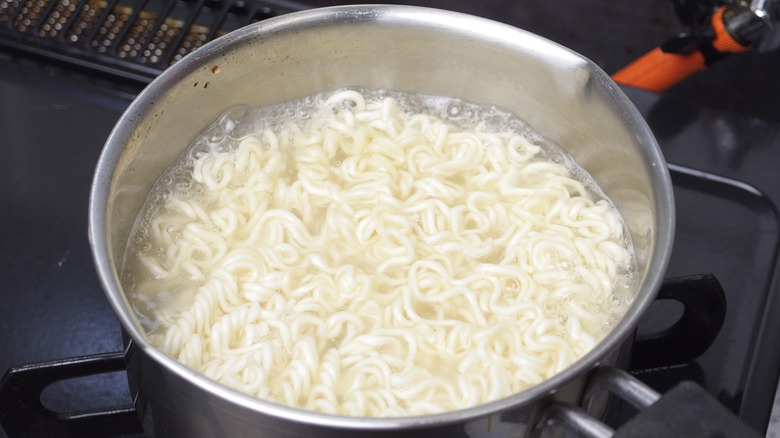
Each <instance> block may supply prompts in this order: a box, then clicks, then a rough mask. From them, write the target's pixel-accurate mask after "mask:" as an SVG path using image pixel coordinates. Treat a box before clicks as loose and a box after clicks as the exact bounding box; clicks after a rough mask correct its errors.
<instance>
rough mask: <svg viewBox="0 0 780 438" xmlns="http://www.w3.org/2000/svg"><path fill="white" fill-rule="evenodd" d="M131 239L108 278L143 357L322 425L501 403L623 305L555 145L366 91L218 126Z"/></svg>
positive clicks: (463, 106)
mask: <svg viewBox="0 0 780 438" xmlns="http://www.w3.org/2000/svg"><path fill="white" fill-rule="evenodd" d="M132 242H133V244H132V245H131V248H132V249H131V252H130V253H128V254H127V259H126V262H125V269H124V273H123V281H124V283H125V285H126V288H127V289H128V290H129V291H130V292H129V297H130V299H131V302H132V303H133V306H134V308H135V309H136V311H137V313H138V315H139V318H140V319H141V321H142V322H143V323H144V325H145V326H146V329H147V332H148V337H149V340H150V341H151V343H152V344H153V345H155V346H156V347H158V348H159V349H160V350H162V351H163V352H165V353H167V354H168V355H170V356H172V357H174V358H176V359H177V360H179V361H180V362H181V363H183V364H184V365H186V366H187V367H190V368H191V369H193V370H195V371H197V372H200V373H202V374H204V375H205V376H207V377H209V378H211V379H214V380H216V381H218V382H220V383H222V384H224V385H226V386H229V387H231V388H234V389H236V390H239V391H243V392H246V393H248V394H252V395H255V396H257V397H259V398H262V399H266V400H270V401H272V402H276V403H280V404H283V405H287V406H291V407H296V408H301V409H307V410H314V411H319V412H325V413H332V414H340V415H349V416H374V417H379V416H384V417H393V416H408V415H424V414H432V413H439V412H444V411H450V410H454V409H461V408H466V407H470V406H474V405H478V404H481V403H485V402H488V401H492V400H497V399H499V398H502V397H505V396H508V395H511V394H513V393H517V392H519V391H522V390H523V389H526V388H529V387H531V386H533V385H535V384H537V383H539V382H541V381H543V380H545V379H547V378H549V377H551V376H553V375H555V374H556V373H558V372H560V371H561V370H563V369H564V368H567V367H568V366H570V365H571V364H572V363H573V362H574V361H576V360H577V359H578V358H580V357H581V356H582V355H584V354H585V353H586V352H588V351H589V350H590V349H591V348H592V347H593V346H594V345H595V344H596V343H597V342H598V341H599V340H600V339H601V338H602V337H603V336H604V335H605V333H607V332H608V331H609V329H610V328H611V327H612V326H613V325H614V324H615V323H616V321H617V320H619V318H620V316H621V314H622V312H624V311H625V309H626V308H627V306H628V304H629V303H630V301H631V299H632V294H631V292H630V291H631V288H630V284H631V276H632V272H634V270H633V267H632V263H633V255H632V251H631V245H630V240H629V239H628V236H627V233H626V232H625V231H624V225H623V223H622V221H621V218H620V216H619V215H618V213H617V211H616V209H615V208H614V206H613V205H612V204H611V203H610V202H609V201H608V200H607V199H606V198H605V197H604V196H603V194H601V193H600V192H599V191H598V189H597V188H596V187H595V184H593V182H592V181H591V180H589V179H588V178H587V175H586V174H585V172H584V171H583V170H582V169H580V168H578V167H576V166H575V165H574V163H573V162H572V161H571V160H570V159H569V158H566V157H565V155H564V154H562V153H561V151H560V150H558V149H556V148H555V147H554V146H552V145H549V144H546V143H545V142H544V139H542V138H541V137H539V136H538V135H536V134H534V133H533V132H532V131H531V130H530V129H529V128H528V127H526V126H525V125H523V124H522V123H520V122H519V121H518V120H517V119H516V118H513V117H512V116H511V115H509V114H506V113H501V112H500V111H498V110H497V109H495V108H492V107H480V106H476V105H471V104H467V103H464V102H461V101H457V100H452V99H450V100H445V99H435V98H430V99H428V100H426V99H424V98H423V97H421V96H413V95H407V94H401V93H396V94H393V93H389V92H386V91H383V92H375V93H369V92H367V91H366V92H364V91H357V90H340V91H338V92H335V93H332V94H330V95H324V96H312V97H309V98H306V99H302V100H301V101H298V102H296V103H295V104H291V105H287V106H276V107H271V108H270V109H269V108H263V109H249V108H237V109H234V110H232V111H231V112H229V113H227V114H226V115H225V116H224V117H222V118H221V119H220V120H219V121H217V122H216V123H215V125H214V126H212V127H211V128H210V130H208V131H206V132H205V134H204V135H203V136H201V137H199V138H198V140H196V141H195V143H194V145H193V147H192V149H191V150H190V151H189V152H188V154H187V155H186V157H185V158H184V159H183V160H182V163H181V164H180V165H179V166H178V168H176V169H173V170H171V171H170V172H169V173H167V174H166V175H165V176H164V177H163V178H162V179H161V182H160V184H159V186H158V187H157V188H156V189H155V190H154V191H153V192H152V194H151V196H150V199H149V201H148V206H147V209H146V211H145V213H144V214H143V216H142V217H141V220H140V221H139V224H138V225H137V231H136V234H135V236H134V237H133V241H132Z"/></svg>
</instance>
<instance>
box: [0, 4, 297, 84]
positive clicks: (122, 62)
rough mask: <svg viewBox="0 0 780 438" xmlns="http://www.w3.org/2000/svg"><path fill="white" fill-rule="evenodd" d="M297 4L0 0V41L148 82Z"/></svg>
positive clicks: (9, 45) (14, 47) (29, 51)
mask: <svg viewBox="0 0 780 438" xmlns="http://www.w3.org/2000/svg"><path fill="white" fill-rule="evenodd" d="M301 9H304V6H303V5H298V4H295V3H292V2H286V1H284V0H0V46H6V47H10V48H13V49H17V50H20V51H23V52H27V53H33V54H36V55H41V56H45V57H48V58H51V59H56V60H59V61H63V62H67V63H70V64H76V65H80V66H82V67H87V68H91V69H93V70H99V71H102V72H106V73H110V74H114V75H119V76H121V77H124V78H128V79H133V80H137V81H141V82H149V81H150V80H151V79H153V78H154V77H155V76H157V75H158V74H159V73H160V72H161V71H163V70H165V69H166V68H167V67H169V66H170V65H172V64H174V63H175V62H176V61H178V60H180V59H181V58H183V57H184V56H185V55H187V54H188V53H190V52H192V51H193V50H195V49H197V48H198V47H200V46H202V45H203V44H205V43H207V42H208V41H211V40H213V39H215V38H217V37H220V36H222V35H224V34H226V33H228V32H230V31H232V30H235V29H238V28H239V27H242V26H245V25H247V24H250V23H254V22H257V21H261V20H264V19H266V18H270V17H275V16H277V15H282V14H285V13H289V12H293V11H297V10H301Z"/></svg>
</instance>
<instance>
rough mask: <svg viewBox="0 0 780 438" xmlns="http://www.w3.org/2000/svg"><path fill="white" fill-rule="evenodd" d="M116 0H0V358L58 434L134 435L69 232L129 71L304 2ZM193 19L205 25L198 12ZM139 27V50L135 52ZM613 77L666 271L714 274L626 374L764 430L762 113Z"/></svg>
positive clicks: (777, 364)
mask: <svg viewBox="0 0 780 438" xmlns="http://www.w3.org/2000/svg"><path fill="white" fill-rule="evenodd" d="M132 3H133V2H131V1H120V0H113V1H97V0H82V1H80V2H69V1H67V0H59V1H55V0H29V1H27V2H24V0H13V1H11V0H0V11H2V12H0V27H2V30H0V37H1V38H2V41H3V42H2V44H0V65H2V68H0V133H1V134H0V148H1V149H0V150H2V155H0V156H2V157H3V159H2V160H0V187H2V189H0V202H2V206H3V208H2V209H0V215H2V224H3V225H2V228H0V242H2V245H0V246H1V248H2V249H0V257H2V260H0V297H2V299H0V332H1V333H5V334H6V335H5V336H4V338H3V340H2V341H0V372H2V371H4V370H6V369H9V368H12V367H16V369H17V370H19V369H23V370H28V371H29V370H32V371H30V372H32V373H39V374H37V376H39V377H36V379H37V378H40V379H42V380H40V382H42V383H41V386H46V384H47V383H49V382H52V384H51V385H49V386H46V388H45V389H43V388H38V389H37V390H36V391H39V392H40V391H42V394H41V395H40V397H38V394H37V392H36V393H35V394H33V395H32V396H31V400H32V401H30V402H29V403H30V404H32V405H35V404H36V403H38V401H37V400H38V399H40V402H41V403H42V405H43V406H45V407H46V408H47V409H48V410H49V411H52V412H56V413H58V414H56V415H54V414H51V415H50V414H46V415H45V416H44V417H45V418H43V421H44V422H49V423H47V424H49V426H46V427H52V428H54V430H56V431H57V432H59V433H61V435H62V436H143V432H142V431H141V429H140V426H139V425H138V424H137V422H136V421H135V420H134V416H133V415H134V414H133V412H132V400H131V398H130V394H129V391H128V389H127V383H126V379H125V376H124V373H123V371H122V365H123V362H122V349H123V343H122V335H121V329H120V326H119V323H118V321H117V320H116V318H115V317H114V315H113V313H112V311H111V309H110V308H109V306H108V303H107V302H106V300H105V298H104V297H103V292H102V289H101V286H100V284H99V282H98V279H97V275H96V273H95V271H94V268H93V265H92V259H91V255H90V251H89V243H88V240H87V232H86V223H87V200H88V196H89V186H90V183H91V179H92V173H93V170H94V166H95V163H96V161H97V157H98V155H99V153H100V151H101V148H102V145H103V142H104V141H105V139H106V138H107V136H108V134H109V132H110V130H111V128H112V127H113V125H114V123H115V122H116V121H117V119H118V118H119V116H120V115H121V113H122V111H123V110H124V109H125V108H126V107H127V105H128V104H129V103H130V101H131V100H132V99H133V97H134V96H135V94H137V93H138V92H139V91H140V90H141V88H142V87H143V85H144V84H145V83H146V82H148V81H149V80H151V79H152V78H153V77H154V76H155V75H156V74H157V73H158V72H159V71H160V70H161V69H162V68H164V67H165V65H167V64H169V63H172V62H175V61H176V60H177V59H178V58H180V57H181V56H183V55H185V54H186V53H187V52H189V51H191V50H194V49H196V48H197V47H198V46H199V45H200V44H202V43H203V42H205V41H207V40H210V39H212V38H214V37H217V36H219V35H221V34H222V33H224V32H226V31H229V30H231V29H232V28H235V27H237V26H242V25H245V24H247V23H249V22H252V21H257V20H260V19H263V18H265V17H268V16H272V15H278V14H281V13H286V12H290V11H293V10H296V9H301V8H304V7H310V6H320V5H321V4H319V3H309V4H307V5H301V4H296V3H288V2H273V3H257V2H243V1H235V2H220V1H203V0H201V1H197V2H194V1H192V2H190V1H179V2H176V3H171V2H160V3H159V4H158V3H155V2H154V1H149V2H143V3H141V4H142V5H145V7H143V8H135V9H133V8H130V7H129V6H128V5H129V4H130V5H132ZM413 3H415V4H418V5H427V6H437V7H448V6H446V5H439V4H436V2H434V1H430V2H413ZM509 3H510V2H496V1H491V2H483V3H480V5H481V6H480V5H477V4H471V3H468V2H463V4H462V5H460V6H457V7H456V6H452V7H448V8H450V9H458V10H461V11H464V12H469V13H478V14H482V15H485V16H489V17H491V18H496V19H499V20H503V21H506V22H508V23H510V24H515V25H518V26H520V27H526V26H522V24H523V20H522V19H518V18H517V16H518V12H517V11H516V10H515V9H512V10H513V11H514V12H512V13H506V14H503V13H502V11H503V9H502V8H510V6H509ZM11 10H13V11H14V12H9V11H11ZM68 11H70V12H68ZM150 11H151V12H155V11H156V12H155V13H156V15H154V14H152V13H151V12H150ZM22 13H23V14H22ZM78 13H83V14H86V15H84V17H92V18H83V19H79V18H77V17H78ZM20 14H21V15H20ZM90 14H91V15H90ZM219 14H221V15H219ZM55 15H56V17H55ZM53 17H54V18H53ZM207 19H209V20H212V21H213V22H219V23H221V24H220V26H216V27H214V26H211V27H209V26H205V25H204V22H205V21H204V20H207ZM25 20H26V21H25ZM47 20H48V21H47ZM78 20H82V21H84V22H85V23H86V22H87V21H89V20H92V26H93V27H91V28H87V27H82V28H81V30H79V31H78V32H76V30H73V31H68V32H70V33H68V32H66V31H63V33H62V34H61V36H55V37H51V38H50V39H46V38H48V37H44V38H43V39H41V38H40V37H35V38H34V39H33V37H32V36H30V35H29V34H32V33H36V35H48V34H47V33H46V32H50V33H51V32H54V34H55V35H59V34H57V32H58V31H59V30H58V29H62V28H66V27H67V26H72V25H73V24H74V23H76V22H78ZM199 20H200V21H199ZM215 20H216V21H215ZM47 23H48V24H47ZM58 23H59V24H58ZM57 26H59V28H58V27H57ZM84 26H86V24H85V25H84ZM71 29H75V28H71ZM101 29H103V30H101ZM172 29H174V30H172ZM175 29H178V30H175ZM184 30H188V31H187V32H185V31H184ZM532 30H534V31H537V33H540V32H539V31H538V29H532ZM569 32H571V31H569ZM543 35H544V34H543ZM556 35H559V34H556V33H555V31H553V30H551V31H550V34H548V35H545V36H548V37H549V38H551V39H555V37H556ZM568 37H569V36H567V35H565V34H563V35H562V36H561V39H563V40H565V39H566V38H568ZM155 38H157V39H155ZM150 41H155V44H156V47H157V49H159V50H158V51H157V52H155V50H154V49H153V50H151V51H149V52H148V53H145V52H144V51H143V50H140V49H139V47H141V46H143V45H144V44H146V45H147V46H146V47H147V49H148V44H149V43H150ZM75 43H78V44H75ZM585 55H586V56H589V57H591V58H593V59H596V58H598V57H599V56H603V54H589V53H585ZM624 91H625V92H626V93H627V94H628V96H629V97H630V98H631V100H632V101H633V102H634V103H635V105H636V106H637V107H638V108H639V110H640V112H641V113H642V114H643V115H644V116H645V118H646V119H647V121H648V123H649V124H650V127H651V129H652V130H653V132H654V133H655V135H656V137H657V139H658V141H659V143H660V145H661V147H662V149H663V152H664V154H665V156H666V158H667V160H668V162H669V166H670V170H671V173H672V179H673V182H674V188H675V198H676V207H677V233H676V239H675V244H674V250H673V254H672V259H671V263H670V266H669V269H668V272H667V277H668V278H669V279H670V280H669V283H673V282H674V281H675V280H674V279H679V278H680V277H691V276H697V277H700V278H706V279H714V280H715V281H717V283H718V284H719V285H720V286H721V287H722V290H723V292H724V294H725V299H726V300H725V308H724V311H725V317H724V320H723V322H722V325H720V324H719V325H720V328H719V331H717V333H715V334H714V337H713V338H712V339H708V340H707V342H706V344H707V345H705V346H704V347H703V348H702V351H697V352H695V354H694V353H690V352H688V353H687V354H679V351H677V352H675V351H670V350H674V349H675V348H676V349H678V350H687V349H688V347H687V346H686V347H679V346H677V347H674V342H672V343H671V344H664V347H663V348H661V349H660V351H659V349H658V348H656V349H652V347H651V348H650V349H649V350H648V349H644V350H643V348H642V347H641V345H640V347H639V348H637V352H636V353H635V356H636V357H635V359H636V360H635V362H634V364H635V365H634V367H633V369H632V370H631V371H632V373H633V374H635V375H636V376H638V377H639V378H640V379H642V380H643V381H645V382H646V383H648V384H650V385H651V386H652V387H654V388H656V389H657V390H659V391H661V392H663V391H665V390H667V389H668V388H670V387H671V386H673V385H674V384H675V383H677V382H679V381H680V380H684V379H687V380H693V381H696V382H698V383H700V384H701V385H702V386H703V387H704V388H705V389H706V390H707V391H708V392H709V393H710V394H712V395H713V396H715V397H716V398H717V399H718V400H719V401H720V402H721V403H722V404H723V405H724V406H726V407H727V408H728V409H730V410H731V411H733V412H734V413H735V414H737V415H738V416H739V418H740V419H742V420H743V421H744V422H745V423H747V424H748V425H750V426H751V427H753V428H754V429H756V430H757V431H759V432H761V433H762V434H765V433H766V432H767V428H768V425H769V418H770V413H771V410H772V405H773V400H774V396H775V390H776V388H777V382H778V375H779V374H780V353H778V352H780V319H778V318H776V317H775V315H777V314H778V313H780V282H779V279H780V263H778V248H779V247H780V218H779V217H778V211H777V205H780V184H778V182H777V176H776V175H777V169H778V168H779V167H780V123H779V122H777V121H771V120H767V119H765V118H761V117H755V116H752V115H745V114H741V113H735V112H729V111H725V110H723V109H713V108H712V107H708V106H704V105H701V104H699V103H696V102H694V101H691V100H686V99H681V98H677V97H672V96H669V95H662V94H657V93H650V92H645V91H641V90H637V89H632V88H628V87H624ZM682 313H683V310H682V308H681V307H680V306H679V305H678V303H676V302H674V301H673V300H659V301H658V302H657V303H656V305H655V306H654V307H653V308H652V309H651V311H650V312H649V313H648V314H647V315H646V316H645V318H644V319H643V320H642V322H641V324H640V328H639V334H638V336H640V337H647V335H648V334H650V333H658V332H663V331H664V329H665V328H667V327H669V326H671V325H673V324H674V322H675V321H676V320H677V319H678V318H679V317H680V315H681V314H682ZM669 345H671V346H672V347H670V346H669ZM664 351H667V352H669V354H668V355H665V354H662V353H664ZM40 362H45V363H43V364H38V363H40ZM29 364H38V365H29ZM79 367H80V368H79ZM51 370H59V371H51ZM63 370H66V371H63ZM72 370H77V371H72ZM93 372H96V373H97V374H95V375H91V376H88V377H81V376H82V375H89V374H92V373H93ZM71 377H73V378H71ZM20 412H21V411H20ZM73 413H75V414H73ZM3 415H4V413H2V412H0V416H3ZM5 415H6V416H7V415H8V413H6V414H5ZM19 415H23V414H19ZM36 415H38V414H36ZM66 418H67V419H69V421H70V422H68V421H65V419H66ZM39 419H40V418H39ZM23 420H24V421H26V420H29V419H23ZM23 424H26V423H23ZM69 428H70V429H69ZM45 430H48V429H26V430H24V427H22V426H19V427H17V426H9V427H6V430H5V431H4V432H5V433H6V434H7V435H8V436H9V437H16V436H48V435H47V434H45V433H44V431H45Z"/></svg>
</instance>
